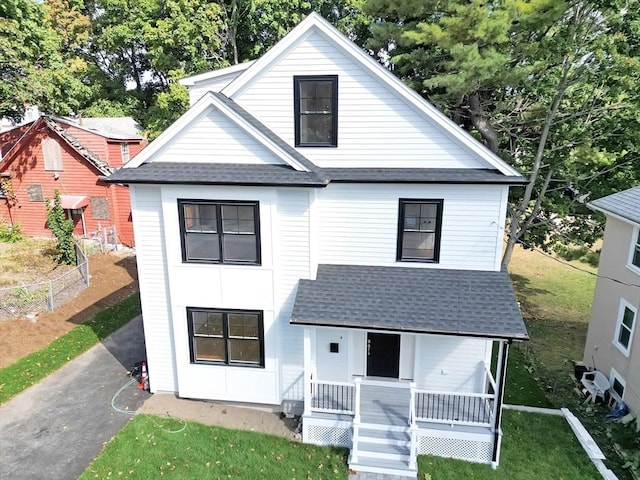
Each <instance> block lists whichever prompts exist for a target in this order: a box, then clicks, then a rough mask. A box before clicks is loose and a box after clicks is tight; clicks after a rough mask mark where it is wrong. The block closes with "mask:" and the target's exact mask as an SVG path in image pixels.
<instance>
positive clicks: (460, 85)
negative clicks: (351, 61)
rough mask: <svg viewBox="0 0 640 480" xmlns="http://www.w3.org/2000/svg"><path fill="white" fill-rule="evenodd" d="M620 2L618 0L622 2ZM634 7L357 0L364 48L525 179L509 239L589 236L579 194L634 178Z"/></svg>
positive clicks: (639, 176) (638, 165) (638, 65)
mask: <svg viewBox="0 0 640 480" xmlns="http://www.w3.org/2000/svg"><path fill="white" fill-rule="evenodd" d="M623 7H624V8H623ZM639 7H640V6H639V5H638V1H637V0H632V1H631V2H626V3H624V4H623V3H619V2H616V1H614V2H603V1H600V0H580V1H577V2H561V1H556V0H531V1H526V2H524V1H520V0H500V1H495V2H486V1H481V0H474V1H466V0H455V1H449V2H441V1H439V0H427V1H407V2H391V1H389V0H366V1H365V2H364V7H363V8H364V10H365V12H366V13H368V14H370V15H372V16H374V17H377V18H379V21H376V22H375V24H374V25H373V26H372V38H371V39H370V41H369V46H370V47H371V48H372V49H373V50H374V51H376V52H378V53H380V54H382V55H384V56H387V57H388V58H390V61H391V62H392V64H393V67H394V72H395V73H396V74H397V75H398V76H400V78H402V79H403V80H404V81H405V82H407V83H408V84H409V85H411V86H412V87H413V88H415V89H416V90H417V91H418V92H420V93H421V94H422V95H424V96H425V97H428V98H429V99H430V100H432V101H434V102H435V103H436V104H437V105H438V106H440V107H441V108H442V109H443V110H444V111H445V112H446V113H448V114H449V116H450V117H451V118H452V119H453V120H454V122H456V123H457V124H459V125H461V126H462V127H463V128H465V129H467V130H468V131H470V132H471V133H473V134H475V135H476V136H477V137H479V138H480V139H482V140H483V141H484V142H485V144H486V145H487V146H488V147H489V148H490V149H491V150H493V151H494V152H497V153H498V154H499V155H500V156H501V157H502V158H504V159H506V160H507V161H508V162H509V163H511V164H512V165H513V166H515V167H517V168H518V169H520V170H521V171H522V172H523V174H524V175H525V176H526V177H528V179H529V181H530V184H529V185H527V187H526V188H523V189H512V192H511V202H512V208H511V211H510V225H509V231H508V236H509V244H508V248H507V253H506V254H505V263H508V260H509V257H510V255H511V251H512V247H513V244H514V243H515V242H517V241H523V242H525V243H526V244H532V245H539V246H543V247H544V248H551V247H552V245H554V244H556V243H558V242H563V243H572V242H573V243H586V244H587V245H590V244H592V243H593V241H594V240H595V239H596V238H597V237H598V235H599V234H600V233H601V228H602V227H601V224H599V223H598V222H593V221H591V218H592V212H591V211H589V210H588V209H587V208H586V207H585V205H584V203H585V201H587V200H592V199H594V198H598V197H600V196H604V195H607V194H609V193H612V192H614V191H619V190H621V189H624V188H628V187H630V186H632V185H634V184H637V183H638V182H640V162H638V158H639V157H640V144H639V143H638V142H637V131H638V129H639V128H640V117H638V115H637V112H638V107H640V88H639V85H640V83H639V82H638V78H640V60H639V55H638V53H639V51H640V50H639V46H640V21H639V20H640V13H639V12H640V8H639Z"/></svg>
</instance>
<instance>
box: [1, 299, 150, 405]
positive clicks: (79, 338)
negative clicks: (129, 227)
mask: <svg viewBox="0 0 640 480" xmlns="http://www.w3.org/2000/svg"><path fill="white" fill-rule="evenodd" d="M137 315H140V295H139V294H137V293H136V294H133V295H131V296H130V297H128V298H125V299H124V300H122V301H121V302H119V303H117V304H115V305H113V306H111V307H109V308H107V309H106V310H103V311H102V312H100V313H98V314H96V315H95V316H94V317H93V318H92V319H91V320H89V321H88V322H85V323H83V324H81V325H78V326H77V327H74V328H73V330H71V331H69V332H68V333H66V334H65V335H62V336H61V337H59V338H57V339H56V340H54V341H53V342H51V343H50V344H49V345H47V346H46V347H44V348H43V349H41V350H38V351H37V352H34V353H32V354H31V355H27V356H26V357H23V358H21V359H20V360H18V361H17V362H15V363H12V364H11V365H8V366H6V367H4V368H2V369H0V404H2V403H4V402H6V401H7V400H9V399H11V398H13V397H14V396H15V395H17V394H18V393H20V392H22V391H23V390H24V389H26V388H28V387H30V386H31V385H33V384H35V383H37V382H39V381H40V380H42V379H43V378H45V377H46V376H48V375H49V374H51V373H53V372H55V371H56V370H58V369H59V368H60V367H62V366H63V365H65V364H66V363H67V362H69V361H70V360H73V359H74V358H76V357H77V356H78V355H80V354H81V353H84V352H85V351H87V350H88V349H89V348H91V347H92V346H93V345H95V344H96V343H98V342H99V341H100V340H102V339H103V338H105V337H106V336H108V335H109V334H111V333H113V332H115V331H116V330H117V329H118V328H120V327H122V326H123V325H124V324H126V323H127V322H128V321H129V320H131V319H132V318H134V317H135V316H137Z"/></svg>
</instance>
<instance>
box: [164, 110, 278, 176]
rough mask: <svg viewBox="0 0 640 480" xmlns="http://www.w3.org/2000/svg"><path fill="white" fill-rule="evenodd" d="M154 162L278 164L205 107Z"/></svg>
mask: <svg viewBox="0 0 640 480" xmlns="http://www.w3.org/2000/svg"><path fill="white" fill-rule="evenodd" d="M153 161H154V162H196V163H198V162H200V163H254V164H256V163H257V164H263V163H270V164H282V163H283V162H282V160H280V159H279V158H277V157H276V156H275V155H274V154H273V153H271V152H270V151H268V150H267V149H266V148H265V147H264V146H263V145H261V144H260V143H259V142H258V141H257V140H255V139H254V138H253V137H251V136H250V135H249V134H247V133H246V132H245V131H244V130H243V129H242V128H240V127H239V126H238V125H237V124H236V123H235V122H233V121H231V120H230V119H229V118H228V117H226V116H224V115H222V114H221V113H220V111H219V110H217V109H215V108H214V107H212V106H211V107H209V108H208V109H206V110H205V111H204V112H202V114H200V115H199V116H198V117H197V118H195V119H194V120H193V122H191V123H190V124H189V125H188V126H187V127H186V128H185V129H184V130H183V131H182V132H180V134H178V136H177V137H176V138H174V139H173V140H172V141H171V142H170V143H169V144H168V145H165V146H164V147H163V148H162V149H161V150H160V152H158V154H157V155H156V156H155V157H154V160H153Z"/></svg>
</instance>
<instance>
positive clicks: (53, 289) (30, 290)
mask: <svg viewBox="0 0 640 480" xmlns="http://www.w3.org/2000/svg"><path fill="white" fill-rule="evenodd" d="M75 249H76V264H77V266H76V267H75V268H74V269H73V270H69V271H68V272H66V273H63V274H62V275H60V276H59V277H57V278H54V279H52V280H47V281H45V282H38V283H31V284H29V285H22V286H19V287H9V288H0V321H2V320H6V319H8V318H14V317H19V316H27V318H31V316H32V315H33V316H34V317H35V315H36V314H38V313H40V312H45V311H53V310H54V309H55V308H56V307H58V306H60V305H62V304H63V303H65V302H66V301H67V300H70V299H71V298H73V297H75V296H76V295H77V294H78V293H80V292H81V291H82V290H84V289H85V288H87V287H88V286H89V260H88V259H87V256H86V255H85V253H84V252H83V251H82V249H81V248H80V246H79V245H78V244H77V243H76V245H75Z"/></svg>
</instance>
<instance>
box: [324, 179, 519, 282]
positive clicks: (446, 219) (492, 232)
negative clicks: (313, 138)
mask: <svg viewBox="0 0 640 480" xmlns="http://www.w3.org/2000/svg"><path fill="white" fill-rule="evenodd" d="M503 190H506V187H502V186H492V185H486V186H478V185H465V186H459V185H423V186H415V185H353V184H334V185H329V186H328V187H327V188H325V189H322V190H320V191H318V193H317V195H318V199H317V200H316V203H317V212H318V217H317V221H318V235H319V239H320V246H319V252H320V253H319V255H320V258H319V263H330V264H347V265H386V266H408V267H412V266H414V267H415V266H417V267H420V266H424V265H415V264H411V263H408V262H401V263H399V262H397V261H396V252H397V239H398V212H399V210H398V208H399V198H404V199H409V198H419V199H420V198H429V199H443V215H442V233H441V237H440V259H439V262H438V263H437V264H429V266H431V267H438V268H459V269H469V270H494V269H495V264H496V259H497V258H498V257H499V255H500V251H501V246H502V243H501V241H500V239H501V238H502V235H501V234H500V233H501V231H500V228H499V226H498V223H497V221H498V219H499V217H498V215H499V214H500V213H501V202H502V201H503Z"/></svg>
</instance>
